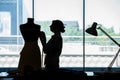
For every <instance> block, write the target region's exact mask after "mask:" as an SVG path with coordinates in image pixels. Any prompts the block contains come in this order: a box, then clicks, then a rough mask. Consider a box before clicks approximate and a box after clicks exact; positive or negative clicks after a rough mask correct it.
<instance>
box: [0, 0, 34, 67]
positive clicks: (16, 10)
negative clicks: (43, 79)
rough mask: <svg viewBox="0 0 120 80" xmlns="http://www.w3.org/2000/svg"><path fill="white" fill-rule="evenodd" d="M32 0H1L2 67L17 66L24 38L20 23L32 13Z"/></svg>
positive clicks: (0, 55)
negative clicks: (21, 33)
mask: <svg viewBox="0 0 120 80" xmlns="http://www.w3.org/2000/svg"><path fill="white" fill-rule="evenodd" d="M31 1H32V0H23V1H22V0H0V67H17V65H18V61H19V56H20V54H19V53H20V51H21V49H22V47H23V39H22V37H21V35H20V31H19V25H20V24H22V23H25V22H26V21H25V20H26V18H27V17H31V15H32V13H31V12H32V4H31V3H32V2H31Z"/></svg>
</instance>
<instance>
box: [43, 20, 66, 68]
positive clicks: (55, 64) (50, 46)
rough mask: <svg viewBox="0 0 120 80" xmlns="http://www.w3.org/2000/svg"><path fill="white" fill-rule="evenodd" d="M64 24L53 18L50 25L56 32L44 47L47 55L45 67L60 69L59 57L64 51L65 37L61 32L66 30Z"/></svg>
mask: <svg viewBox="0 0 120 80" xmlns="http://www.w3.org/2000/svg"><path fill="white" fill-rule="evenodd" d="M64 28H65V27H64V24H63V22H62V21H60V20H53V21H52V24H51V25H50V30H51V31H52V32H53V33H54V35H52V37H51V39H50V40H49V41H48V43H46V45H45V46H44V48H43V51H44V53H45V54H46V55H45V69H46V70H56V69H59V57H60V55H61V51H62V45H63V39H62V36H61V33H63V32H65V30H64Z"/></svg>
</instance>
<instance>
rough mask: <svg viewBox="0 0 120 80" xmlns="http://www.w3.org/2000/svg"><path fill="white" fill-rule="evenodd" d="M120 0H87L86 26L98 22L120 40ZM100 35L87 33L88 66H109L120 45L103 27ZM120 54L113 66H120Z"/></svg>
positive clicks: (99, 25) (99, 32)
mask: <svg viewBox="0 0 120 80" xmlns="http://www.w3.org/2000/svg"><path fill="white" fill-rule="evenodd" d="M119 4H120V1H119V0H86V21H85V22H86V28H88V27H91V25H92V23H93V22H97V23H98V25H97V28H98V27H100V28H102V29H103V30H104V31H105V32H106V33H107V34H108V35H110V36H111V37H112V38H113V39H115V40H116V41H117V42H119V35H120V27H119V26H120V22H119V20H120V16H119V14H120V11H119V9H120V5H119ZM97 31H98V36H93V35H90V34H88V33H86V66H87V67H108V66H109V65H110V63H111V61H112V60H113V58H114V56H115V55H116V53H117V51H118V49H119V46H118V45H117V44H116V43H114V41H113V40H111V39H110V38H109V36H107V35H106V34H105V33H104V32H103V31H101V29H97ZM119 62H120V61H119V56H118V57H117V58H116V59H115V62H114V64H113V67H119V66H120V64H119ZM111 66H112V65H111Z"/></svg>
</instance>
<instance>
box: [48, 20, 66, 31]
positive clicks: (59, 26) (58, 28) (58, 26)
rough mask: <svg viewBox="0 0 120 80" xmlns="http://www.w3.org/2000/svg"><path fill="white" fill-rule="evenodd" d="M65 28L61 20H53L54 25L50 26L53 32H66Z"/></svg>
mask: <svg viewBox="0 0 120 80" xmlns="http://www.w3.org/2000/svg"><path fill="white" fill-rule="evenodd" d="M64 28H65V26H64V24H63V22H62V21H61V20H53V21H52V24H51V25H50V29H51V31H52V32H56V31H58V32H62V33H63V32H65V30H64Z"/></svg>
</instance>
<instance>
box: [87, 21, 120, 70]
mask: <svg viewBox="0 0 120 80" xmlns="http://www.w3.org/2000/svg"><path fill="white" fill-rule="evenodd" d="M97 25H98V24H97V22H93V24H92V26H91V27H90V28H88V29H86V32H87V33H88V34H91V35H94V36H98V33H97V29H99V30H101V31H102V32H103V33H104V34H105V35H106V36H108V37H109V38H110V39H111V40H112V41H113V42H114V43H115V44H116V45H118V46H119V47H120V44H119V43H118V42H117V41H115V40H114V39H113V38H112V37H111V36H110V35H109V34H108V33H106V32H105V31H104V30H103V29H102V28H101V27H100V26H99V27H98V28H97ZM119 52H120V48H119V50H118V51H117V53H116V54H115V56H114V58H113V60H112V61H111V63H110V64H109V65H108V68H107V70H108V71H111V68H112V66H113V64H114V62H115V60H116V58H117V56H118V54H119Z"/></svg>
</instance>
